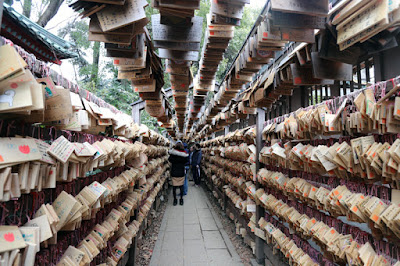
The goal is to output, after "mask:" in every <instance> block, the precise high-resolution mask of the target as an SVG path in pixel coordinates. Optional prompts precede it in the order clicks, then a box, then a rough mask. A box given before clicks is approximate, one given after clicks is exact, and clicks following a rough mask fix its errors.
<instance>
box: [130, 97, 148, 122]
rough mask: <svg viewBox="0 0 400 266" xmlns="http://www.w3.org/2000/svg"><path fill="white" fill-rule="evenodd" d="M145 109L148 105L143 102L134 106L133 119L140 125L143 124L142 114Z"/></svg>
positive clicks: (138, 102)
mask: <svg viewBox="0 0 400 266" xmlns="http://www.w3.org/2000/svg"><path fill="white" fill-rule="evenodd" d="M145 107H146V104H145V102H144V101H142V100H139V101H137V102H135V103H133V104H132V119H133V122H135V123H136V124H138V125H140V124H141V121H140V114H141V112H142V110H143V109H144V108H145Z"/></svg>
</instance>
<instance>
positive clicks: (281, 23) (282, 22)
mask: <svg viewBox="0 0 400 266" xmlns="http://www.w3.org/2000/svg"><path fill="white" fill-rule="evenodd" d="M271 15H272V23H273V27H282V28H295V29H325V23H326V18H324V17H316V16H309V15H302V14H289V13H283V12H279V11H271Z"/></svg>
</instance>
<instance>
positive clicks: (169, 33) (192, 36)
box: [151, 14, 203, 43]
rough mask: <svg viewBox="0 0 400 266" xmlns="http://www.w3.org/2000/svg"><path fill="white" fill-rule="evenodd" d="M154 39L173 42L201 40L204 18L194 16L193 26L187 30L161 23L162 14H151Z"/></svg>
mask: <svg viewBox="0 0 400 266" xmlns="http://www.w3.org/2000/svg"><path fill="white" fill-rule="evenodd" d="M151 22H152V29H153V40H155V41H171V42H192V43H195V42H198V43H199V42H200V41H201V34H202V29H203V18H202V17H197V16H195V17H193V19H192V22H193V26H191V27H190V28H188V29H187V30H181V29H179V28H175V27H171V26H167V25H163V24H161V23H160V14H156V15H152V16H151Z"/></svg>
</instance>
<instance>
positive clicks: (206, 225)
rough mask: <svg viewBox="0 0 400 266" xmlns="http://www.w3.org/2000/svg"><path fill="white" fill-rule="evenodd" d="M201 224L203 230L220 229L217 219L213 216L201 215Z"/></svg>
mask: <svg viewBox="0 0 400 266" xmlns="http://www.w3.org/2000/svg"><path fill="white" fill-rule="evenodd" d="M200 226H201V230H203V231H215V230H218V227H217V225H216V223H215V220H214V218H212V217H210V218H203V217H200Z"/></svg>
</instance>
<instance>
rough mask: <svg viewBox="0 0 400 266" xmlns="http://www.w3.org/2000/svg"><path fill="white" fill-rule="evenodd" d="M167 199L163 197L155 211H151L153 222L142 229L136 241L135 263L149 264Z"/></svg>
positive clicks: (143, 265) (145, 265)
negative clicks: (136, 253) (142, 231)
mask: <svg viewBox="0 0 400 266" xmlns="http://www.w3.org/2000/svg"><path fill="white" fill-rule="evenodd" d="M167 202H168V200H167V199H166V198H164V201H162V202H161V204H160V207H159V209H158V211H157V213H155V212H153V213H152V214H150V215H153V217H154V218H153V222H152V224H151V226H149V228H147V230H144V233H143V236H142V238H141V239H140V240H139V241H138V245H137V247H138V250H139V251H140V252H139V254H138V255H137V256H136V261H135V265H141V266H147V265H149V264H150V260H151V255H152V254H153V249H154V246H155V245H156V241H157V238H158V233H159V231H160V227H161V222H162V219H163V217H164V213H165V210H166V208H167Z"/></svg>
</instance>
